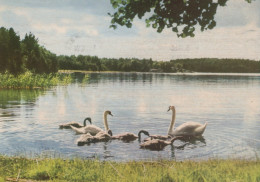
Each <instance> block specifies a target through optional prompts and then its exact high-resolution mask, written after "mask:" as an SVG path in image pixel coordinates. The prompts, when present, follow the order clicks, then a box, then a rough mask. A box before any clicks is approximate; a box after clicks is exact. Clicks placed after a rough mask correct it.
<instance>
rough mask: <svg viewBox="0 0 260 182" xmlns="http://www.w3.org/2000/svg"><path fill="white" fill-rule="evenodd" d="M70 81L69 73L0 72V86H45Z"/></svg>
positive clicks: (63, 83)
mask: <svg viewBox="0 0 260 182" xmlns="http://www.w3.org/2000/svg"><path fill="white" fill-rule="evenodd" d="M71 81H72V78H71V76H70V75H62V74H33V73H31V72H25V73H23V74H19V75H13V74H10V73H4V74H1V73H0V88H15V89H17V88H29V89H31V88H45V87H51V86H56V85H59V84H62V85H66V84H68V83H70V82H71Z"/></svg>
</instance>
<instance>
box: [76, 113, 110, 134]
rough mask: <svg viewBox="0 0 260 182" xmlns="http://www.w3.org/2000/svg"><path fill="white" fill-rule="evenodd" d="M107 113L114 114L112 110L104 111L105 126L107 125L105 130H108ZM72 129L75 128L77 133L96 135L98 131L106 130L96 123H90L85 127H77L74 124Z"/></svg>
mask: <svg viewBox="0 0 260 182" xmlns="http://www.w3.org/2000/svg"><path fill="white" fill-rule="evenodd" d="M107 115H111V116H113V115H112V113H111V111H105V112H104V126H105V131H106V132H108V130H109V128H108V123H107ZM71 129H73V130H74V131H75V132H76V133H77V134H86V133H90V134H91V135H96V134H97V133H99V132H101V131H104V130H102V129H101V128H99V127H97V126H95V125H88V126H86V127H83V128H76V127H74V126H71Z"/></svg>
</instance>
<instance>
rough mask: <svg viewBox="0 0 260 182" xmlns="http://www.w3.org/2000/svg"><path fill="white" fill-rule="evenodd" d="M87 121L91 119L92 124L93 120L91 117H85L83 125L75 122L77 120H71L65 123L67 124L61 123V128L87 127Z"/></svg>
mask: <svg viewBox="0 0 260 182" xmlns="http://www.w3.org/2000/svg"><path fill="white" fill-rule="evenodd" d="M86 121H89V123H90V124H92V121H91V118H90V117H88V118H85V119H84V121H83V125H82V124H80V123H78V122H75V121H71V122H68V123H65V124H60V125H59V128H60V129H71V126H74V127H76V128H82V127H85V126H86Z"/></svg>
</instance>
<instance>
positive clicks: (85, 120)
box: [83, 118, 88, 126]
mask: <svg viewBox="0 0 260 182" xmlns="http://www.w3.org/2000/svg"><path fill="white" fill-rule="evenodd" d="M87 120H88V119H87V118H86V119H84V124H83V125H84V126H86V125H87V123H86V122H87Z"/></svg>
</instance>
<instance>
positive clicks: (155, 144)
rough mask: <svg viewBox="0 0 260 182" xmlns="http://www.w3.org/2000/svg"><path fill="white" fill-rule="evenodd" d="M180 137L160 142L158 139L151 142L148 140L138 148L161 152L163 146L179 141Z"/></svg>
mask: <svg viewBox="0 0 260 182" xmlns="http://www.w3.org/2000/svg"><path fill="white" fill-rule="evenodd" d="M181 138H182V137H181V136H176V137H173V138H171V139H170V140H168V141H165V140H160V139H152V140H148V141H146V142H144V143H142V144H140V148H141V149H150V150H157V151H159V150H163V149H164V147H165V146H167V145H172V144H173V142H174V141H175V140H177V139H181Z"/></svg>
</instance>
